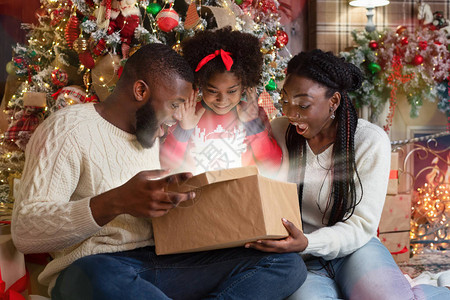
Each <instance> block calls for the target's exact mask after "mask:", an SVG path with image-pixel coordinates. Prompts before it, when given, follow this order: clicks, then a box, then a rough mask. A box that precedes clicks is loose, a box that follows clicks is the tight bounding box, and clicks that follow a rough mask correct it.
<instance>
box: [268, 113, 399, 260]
mask: <svg viewBox="0 0 450 300" xmlns="http://www.w3.org/2000/svg"><path fill="white" fill-rule="evenodd" d="M271 125H272V130H273V132H274V135H275V138H276V140H277V142H278V144H279V145H280V147H281V149H282V150H283V165H282V167H281V169H280V177H279V178H278V179H280V180H287V173H288V167H289V155H288V152H287V149H286V141H285V133H286V129H287V127H288V125H289V121H288V119H287V118H285V117H283V118H278V119H275V120H273V121H272V123H271ZM306 148H307V156H306V170H305V179H304V188H303V201H302V221H303V227H304V228H303V230H304V233H305V236H306V237H307V238H308V247H307V248H306V249H305V251H303V252H302V254H311V255H314V256H317V257H323V258H324V259H326V260H331V259H334V258H337V257H343V256H346V255H348V254H351V253H353V252H354V251H355V250H357V249H359V248H360V247H362V246H363V245H365V244H366V243H367V242H368V241H369V240H370V239H371V238H372V237H374V236H376V233H377V228H378V223H379V221H380V217H381V212H382V210H383V205H384V201H385V197H386V191H387V184H388V180H389V168H390V161H391V156H390V155H391V145H390V141H389V138H388V136H387V135H386V133H385V132H384V131H383V130H382V129H381V128H380V127H378V126H376V125H374V124H371V123H369V122H368V121H366V120H363V119H359V120H358V126H357V128H356V133H355V155H356V167H357V170H358V173H359V177H360V179H361V183H362V186H363V197H362V200H361V202H360V203H359V204H358V206H356V209H355V212H354V214H353V215H352V216H351V217H350V218H349V219H348V220H347V221H345V222H339V223H337V224H335V225H334V226H330V227H327V226H326V225H324V224H327V222H328V218H329V212H330V210H331V207H330V208H329V209H328V213H327V215H326V216H325V218H324V219H323V220H322V216H323V213H322V212H324V211H325V208H326V203H327V200H328V197H329V195H330V191H331V181H330V179H331V171H330V172H328V169H329V167H330V164H331V154H332V148H333V146H330V147H329V148H327V149H326V150H325V151H323V152H322V153H320V154H319V155H315V154H314V153H313V152H312V150H311V149H310V148H309V146H308V144H307V147H306ZM355 185H356V189H357V199H359V198H360V195H361V189H360V186H359V181H358V179H357V178H356V177H355Z"/></svg>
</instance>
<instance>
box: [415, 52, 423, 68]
mask: <svg viewBox="0 0 450 300" xmlns="http://www.w3.org/2000/svg"><path fill="white" fill-rule="evenodd" d="M422 63H423V56H422V55H420V54H416V56H414V58H413V64H414V65H416V66H418V65H420V64H422Z"/></svg>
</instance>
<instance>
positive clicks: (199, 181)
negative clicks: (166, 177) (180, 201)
mask: <svg viewBox="0 0 450 300" xmlns="http://www.w3.org/2000/svg"><path fill="white" fill-rule="evenodd" d="M258 174H259V172H258V168H257V167H256V166H247V167H240V168H232V169H224V170H218V171H209V172H205V173H201V174H198V175H196V176H194V177H192V178H189V179H188V180H187V181H186V182H185V183H183V184H181V185H177V184H171V185H169V187H168V190H169V191H172V192H188V191H191V190H194V189H197V188H200V187H203V186H206V185H208V184H213V183H218V182H223V181H228V180H233V179H238V178H243V177H248V176H254V175H258Z"/></svg>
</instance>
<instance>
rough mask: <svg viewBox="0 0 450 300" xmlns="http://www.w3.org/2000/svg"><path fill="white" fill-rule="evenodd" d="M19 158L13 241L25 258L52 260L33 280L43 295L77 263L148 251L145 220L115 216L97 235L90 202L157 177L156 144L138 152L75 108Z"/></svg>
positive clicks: (49, 122)
mask: <svg viewBox="0 0 450 300" xmlns="http://www.w3.org/2000/svg"><path fill="white" fill-rule="evenodd" d="M25 157H26V162H25V168H24V171H23V175H22V179H21V185H20V191H19V195H18V197H17V199H16V200H15V204H14V210H13V219H12V235H13V240H14V243H15V245H16V247H17V248H18V249H19V250H20V251H21V252H23V253H40V252H51V253H52V255H53V257H54V260H52V261H51V262H50V263H49V264H48V265H47V266H46V268H45V270H44V271H43V272H42V273H41V274H40V276H39V281H40V282H41V283H42V284H45V285H49V292H50V291H51V289H52V287H53V286H54V283H55V280H56V278H57V276H58V274H59V272H60V271H61V270H63V269H64V268H66V267H67V266H69V265H70V264H71V263H72V262H73V261H75V260H76V259H78V258H81V257H84V256H87V255H91V254H96V253H105V252H117V251H124V250H130V249H134V248H137V247H143V246H147V245H152V244H153V243H154V242H153V232H152V226H151V221H150V220H147V219H138V218H135V217H132V216H130V215H120V216H118V217H116V218H115V219H114V220H113V221H111V222H110V223H108V224H107V225H105V226H103V227H100V226H98V224H97V223H96V222H95V220H94V219H93V216H92V214H91V210H90V207H89V202H90V199H91V197H93V196H96V195H99V194H101V193H103V192H105V191H108V190H110V189H112V188H115V187H117V186H119V185H122V184H124V183H125V182H126V181H128V180H129V179H130V178H131V177H133V176H134V175H136V173H138V172H139V171H142V170H154V169H159V168H160V165H159V144H158V143H155V146H153V147H152V148H151V149H144V148H142V147H141V145H140V144H139V143H138V142H137V140H136V137H135V135H132V134H129V133H126V132H124V131H122V130H121V129H119V128H117V127H115V126H114V125H112V124H111V123H109V122H107V121H106V120H104V119H103V118H102V117H101V116H100V115H99V114H98V113H97V111H96V110H95V108H94V105H93V104H79V105H74V106H71V107H68V108H65V109H62V110H60V111H58V112H56V113H53V114H52V115H51V116H50V117H49V118H47V119H46V120H45V121H44V122H43V123H42V124H41V125H40V126H39V127H38V128H37V130H36V131H35V133H34V134H33V136H32V138H31V140H30V142H29V144H28V146H27V149H26V152H25ZM124 201H126V199H124Z"/></svg>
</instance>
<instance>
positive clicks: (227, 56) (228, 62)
mask: <svg viewBox="0 0 450 300" xmlns="http://www.w3.org/2000/svg"><path fill="white" fill-rule="evenodd" d="M219 55H220V57H222V61H223V64H224V65H225V68H226V69H227V71H230V70H231V66H232V65H233V59H232V58H231V53H230V52H227V51H225V50H223V49H220V50H216V51H214V53H213V54H210V55H207V56H205V57H204V58H203V59H202V60H201V61H200V62H199V63H198V65H197V68H196V69H195V72H198V71H199V70H200V69H201V68H202V67H203V66H204V65H206V64H207V63H208V62H209V61H210V60H212V59H214V58H216V57H217V56H219Z"/></svg>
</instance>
